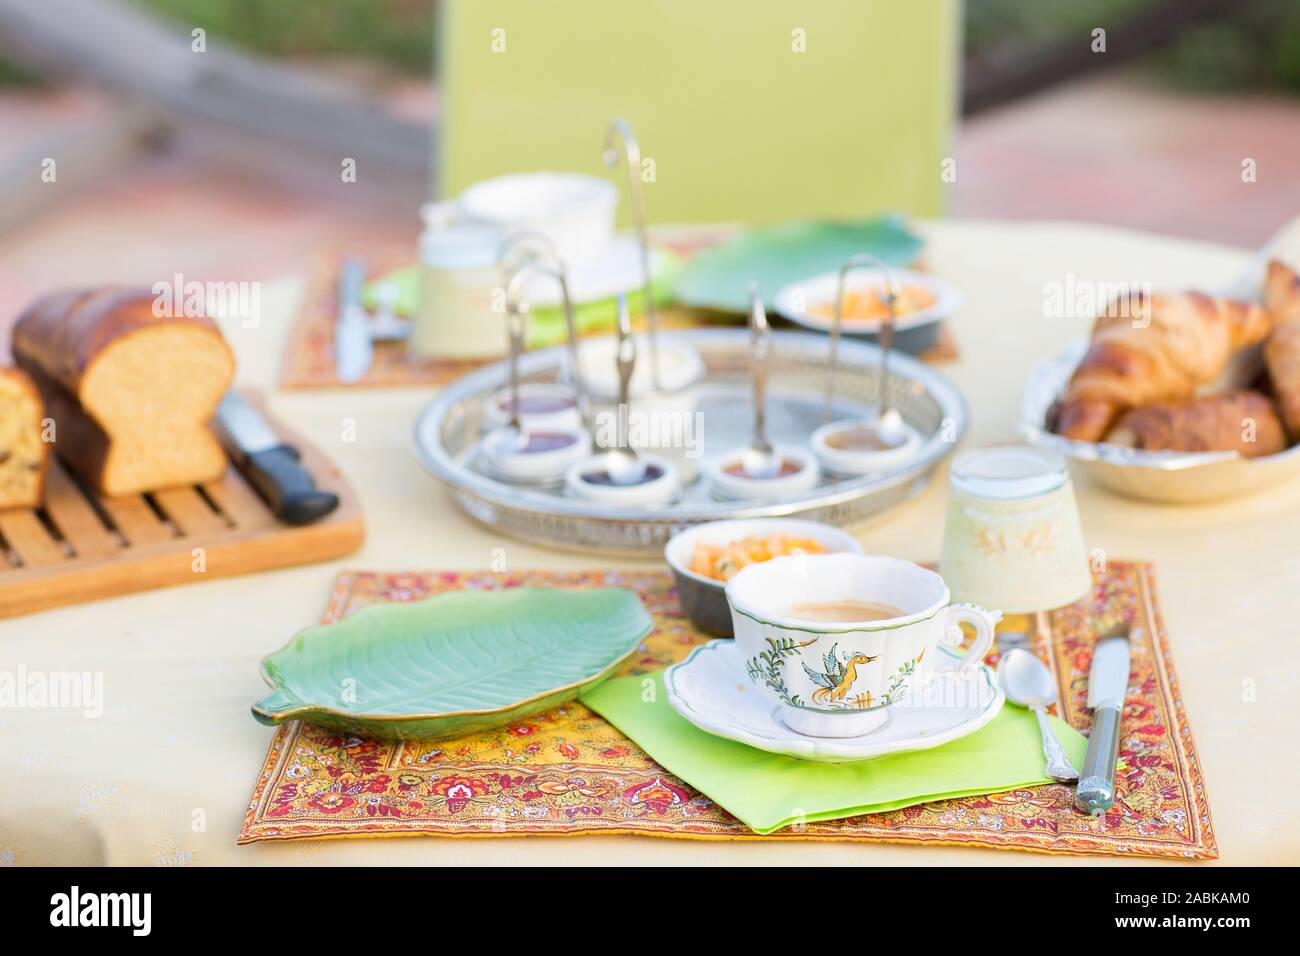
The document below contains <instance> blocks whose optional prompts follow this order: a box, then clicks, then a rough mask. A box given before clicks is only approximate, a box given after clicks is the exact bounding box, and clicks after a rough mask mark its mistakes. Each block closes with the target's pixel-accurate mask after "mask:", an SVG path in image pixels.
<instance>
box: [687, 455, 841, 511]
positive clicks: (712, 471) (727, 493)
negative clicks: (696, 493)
mask: <svg viewBox="0 0 1300 956" xmlns="http://www.w3.org/2000/svg"><path fill="white" fill-rule="evenodd" d="M744 454H745V449H743V448H737V449H736V450H735V451H731V452H728V453H727V454H725V455H723V456H722V457H721V458H717V459H714V460H712V461H710V462H707V463H706V464H705V466H704V471H705V475H706V476H707V477H708V481H709V486H710V487H711V488H712V489H713V491H714V493H715V494H717V495H720V496H721V497H723V498H736V499H742V500H756V499H760V498H784V497H785V496H787V495H792V494H797V493H798V492H800V491H807V490H808V489H809V488H812V487H813V486H814V485H816V484H817V477H818V473H817V462H816V461H814V460H813V457H812V455H810V454H808V453H807V452H805V451H801V450H798V449H794V448H777V449H776V454H777V455H778V456H779V457H780V458H781V460H782V462H785V461H787V460H788V461H794V462H796V463H797V464H798V465H799V470H798V471H796V472H794V473H792V474H789V475H784V476H782V477H780V478H748V477H746V476H744V475H733V474H731V473H730V472H728V471H727V468H728V467H730V466H731V465H734V464H736V463H738V462H739V461H740V460H741V458H742V457H743V456H744Z"/></svg>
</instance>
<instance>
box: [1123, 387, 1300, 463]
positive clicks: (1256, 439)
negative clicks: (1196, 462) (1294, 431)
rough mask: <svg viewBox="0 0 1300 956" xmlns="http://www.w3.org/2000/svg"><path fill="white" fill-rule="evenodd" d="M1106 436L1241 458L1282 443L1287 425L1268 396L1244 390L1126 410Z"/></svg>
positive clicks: (1167, 448) (1281, 446)
mask: <svg viewBox="0 0 1300 956" xmlns="http://www.w3.org/2000/svg"><path fill="white" fill-rule="evenodd" d="M1106 441H1107V442H1109V443H1110V444H1112V445H1124V446H1126V447H1128V448H1144V449H1146V450H1148V451H1235V452H1239V453H1240V454H1241V455H1242V456H1243V457H1245V458H1258V457H1259V456H1261V455H1275V454H1277V453H1278V452H1280V451H1282V450H1283V449H1284V448H1286V445H1287V438H1286V429H1285V428H1283V427H1282V421H1281V419H1279V418H1278V417H1277V411H1276V410H1275V409H1274V408H1273V403H1272V402H1270V401H1269V400H1268V398H1267V396H1264V395H1261V394H1260V393H1259V392H1252V391H1247V390H1242V391H1237V392H1224V393H1222V394H1220V395H1207V396H1205V397H1204V398H1194V399H1192V400H1191V401H1188V402H1161V403H1159V404H1156V405H1148V406H1146V407H1145V408H1138V409H1134V410H1133V411H1130V412H1126V413H1125V414H1124V415H1123V416H1122V417H1121V418H1120V420H1119V422H1118V423H1117V424H1116V425H1115V427H1114V428H1112V429H1111V430H1110V431H1109V432H1107V433H1106Z"/></svg>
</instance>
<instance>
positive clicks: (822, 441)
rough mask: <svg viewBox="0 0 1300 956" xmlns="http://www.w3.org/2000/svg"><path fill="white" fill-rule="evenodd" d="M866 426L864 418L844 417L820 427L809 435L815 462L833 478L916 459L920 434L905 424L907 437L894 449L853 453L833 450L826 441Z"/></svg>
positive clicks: (922, 441)
mask: <svg viewBox="0 0 1300 956" xmlns="http://www.w3.org/2000/svg"><path fill="white" fill-rule="evenodd" d="M869 424H870V422H869V421H868V420H867V419H858V418H846V419H841V420H840V421H837V422H831V423H829V424H827V425H823V426H822V427H821V428H819V429H817V430H816V431H815V432H813V433H812V437H811V438H809V439H808V444H809V445H811V446H812V451H813V454H814V455H816V456H817V463H818V464H820V465H821V466H822V468H823V469H824V470H825V471H827V472H829V473H830V474H832V475H840V476H846V477H848V476H853V475H869V474H874V473H876V472H880V471H885V470H886V469H889V468H895V467H898V466H899V465H903V464H906V462H907V461H908V459H910V458H914V457H915V456H916V453H917V452H919V451H920V450H921V446H922V445H923V444H924V439H922V438H921V433H920V432H918V431H917V430H916V429H915V428H913V427H912V426H911V425H908V424H907V423H906V422H904V424H903V427H904V428H905V429H906V430H907V438H906V440H904V442H903V443H902V444H901V445H899V446H898V447H897V448H886V449H881V450H880V451H854V450H850V449H847V448H836V447H834V446H833V445H831V444H830V441H829V439H830V438H831V437H832V436H834V435H837V434H840V433H842V432H847V431H854V430H856V429H858V428H862V427H864V426H866V425H869Z"/></svg>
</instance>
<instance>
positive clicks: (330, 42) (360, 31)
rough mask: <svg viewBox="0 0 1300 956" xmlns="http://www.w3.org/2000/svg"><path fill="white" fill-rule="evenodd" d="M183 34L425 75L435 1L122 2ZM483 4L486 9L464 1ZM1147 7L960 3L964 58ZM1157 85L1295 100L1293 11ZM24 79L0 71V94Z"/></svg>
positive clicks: (1243, 30) (1237, 17) (1257, 13)
mask: <svg viewBox="0 0 1300 956" xmlns="http://www.w3.org/2000/svg"><path fill="white" fill-rule="evenodd" d="M129 2H131V3H133V4H136V5H138V6H142V7H146V8H148V9H150V10H153V11H155V12H157V13H158V14H159V15H161V16H163V17H164V18H166V19H169V20H171V21H173V22H174V23H176V24H177V25H178V26H180V27H182V28H184V29H186V30H190V29H193V28H194V27H203V28H204V29H206V30H208V32H209V33H210V35H211V36H212V37H213V38H221V39H224V40H227V41H231V42H234V43H236V44H238V45H240V46H243V47H245V48H247V49H250V50H255V51H258V52H260V53H266V54H269V55H272V56H290V57H298V56H301V57H321V56H353V57H357V58H360V59H368V60H371V61H373V62H376V63H378V64H380V65H382V66H384V67H386V68H389V69H392V70H395V71H398V72H403V73H408V74H413V75H420V74H425V75H427V74H428V72H429V71H430V69H431V66H432V63H433V56H434V42H433V33H434V10H435V7H436V5H437V0H129ZM467 2H484V0H467ZM1151 2H1153V0H1069V2H1049V0H966V4H965V9H966V56H967V57H968V58H969V59H974V60H982V61H987V62H993V63H997V62H1008V61H1014V60H1015V59H1016V57H1017V56H1019V55H1023V53H1024V52H1025V51H1027V50H1030V49H1032V48H1033V47H1035V46H1037V45H1039V44H1041V43H1044V42H1049V41H1051V40H1054V39H1059V38H1060V37H1063V36H1068V35H1070V34H1072V33H1078V34H1081V35H1085V36H1086V34H1087V32H1088V31H1090V30H1092V28H1094V27H1097V26H1105V25H1106V24H1107V23H1113V22H1115V21H1117V20H1119V19H1122V18H1123V17H1125V16H1127V15H1128V14H1131V13H1132V12H1134V11H1135V10H1137V9H1140V8H1141V7H1143V6H1146V5H1148V4H1149V3H1151ZM1146 66H1147V67H1148V68H1149V69H1150V70H1151V71H1152V72H1154V73H1156V74H1157V75H1159V76H1160V77H1161V78H1162V79H1166V80H1169V81H1172V82H1174V83H1177V84H1179V85H1184V86H1190V87H1196V88H1202V89H1239V88H1274V89H1286V90H1290V91H1292V92H1296V93H1300V2H1298V0H1239V2H1237V3H1234V4H1233V5H1232V6H1231V8H1230V11H1229V12H1228V13H1227V14H1225V15H1224V17H1222V18H1221V19H1217V20H1211V21H1208V22H1206V23H1204V24H1201V25H1199V26H1196V27H1193V28H1191V29H1190V30H1189V31H1188V32H1187V33H1185V34H1184V35H1183V36H1182V37H1180V38H1179V39H1178V40H1177V41H1176V42H1174V43H1172V44H1169V45H1168V46H1165V47H1162V48H1159V49H1155V50H1153V51H1152V54H1151V56H1150V58H1149V59H1148V60H1147V62H1146ZM31 81H32V77H30V76H27V75H26V74H25V73H23V72H22V71H20V70H17V69H15V68H13V67H12V66H9V65H8V64H6V63H4V62H3V61H0V86H4V85H7V84H15V83H27V82H31Z"/></svg>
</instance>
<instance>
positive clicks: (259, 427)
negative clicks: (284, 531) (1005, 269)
mask: <svg viewBox="0 0 1300 956" xmlns="http://www.w3.org/2000/svg"><path fill="white" fill-rule="evenodd" d="M213 425H214V426H215V429H216V432H217V437H218V438H220V439H221V443H222V444H223V445H224V446H225V447H226V451H227V452H229V453H230V459H231V461H232V462H234V465H235V467H236V468H238V469H239V472H240V474H242V475H243V476H244V477H245V478H247V479H248V482H249V484H251V485H252V486H253V487H254V488H255V489H256V490H257V493H258V494H259V495H261V496H262V498H263V499H265V501H266V503H267V505H269V506H270V508H271V511H273V512H274V513H275V516H276V517H277V518H279V519H280V520H281V521H285V522H288V523H289V524H307V523H309V522H312V521H315V520H316V519H318V518H323V517H324V516H325V515H327V514H329V513H330V512H331V511H333V510H334V509H335V508H337V507H338V504H339V497H338V495H336V494H334V493H333V492H329V491H321V490H320V489H319V488H317V487H316V481H315V479H313V478H312V476H311V475H310V474H309V473H308V471H307V469H306V468H304V467H303V466H302V464H301V462H299V460H298V450H297V449H296V448H294V447H293V446H292V445H286V444H284V443H282V442H281V441H280V439H279V438H278V437H276V434H275V432H273V431H271V426H270V425H268V424H267V423H266V419H265V418H263V417H262V416H261V413H259V412H258V410H257V409H255V408H254V407H253V406H252V405H250V404H248V402H246V401H245V400H244V399H243V398H241V397H240V396H239V395H236V394H235V393H234V392H227V393H226V397H225V398H223V399H222V400H221V404H220V405H218V406H217V415H216V418H215V419H214V421H213Z"/></svg>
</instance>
